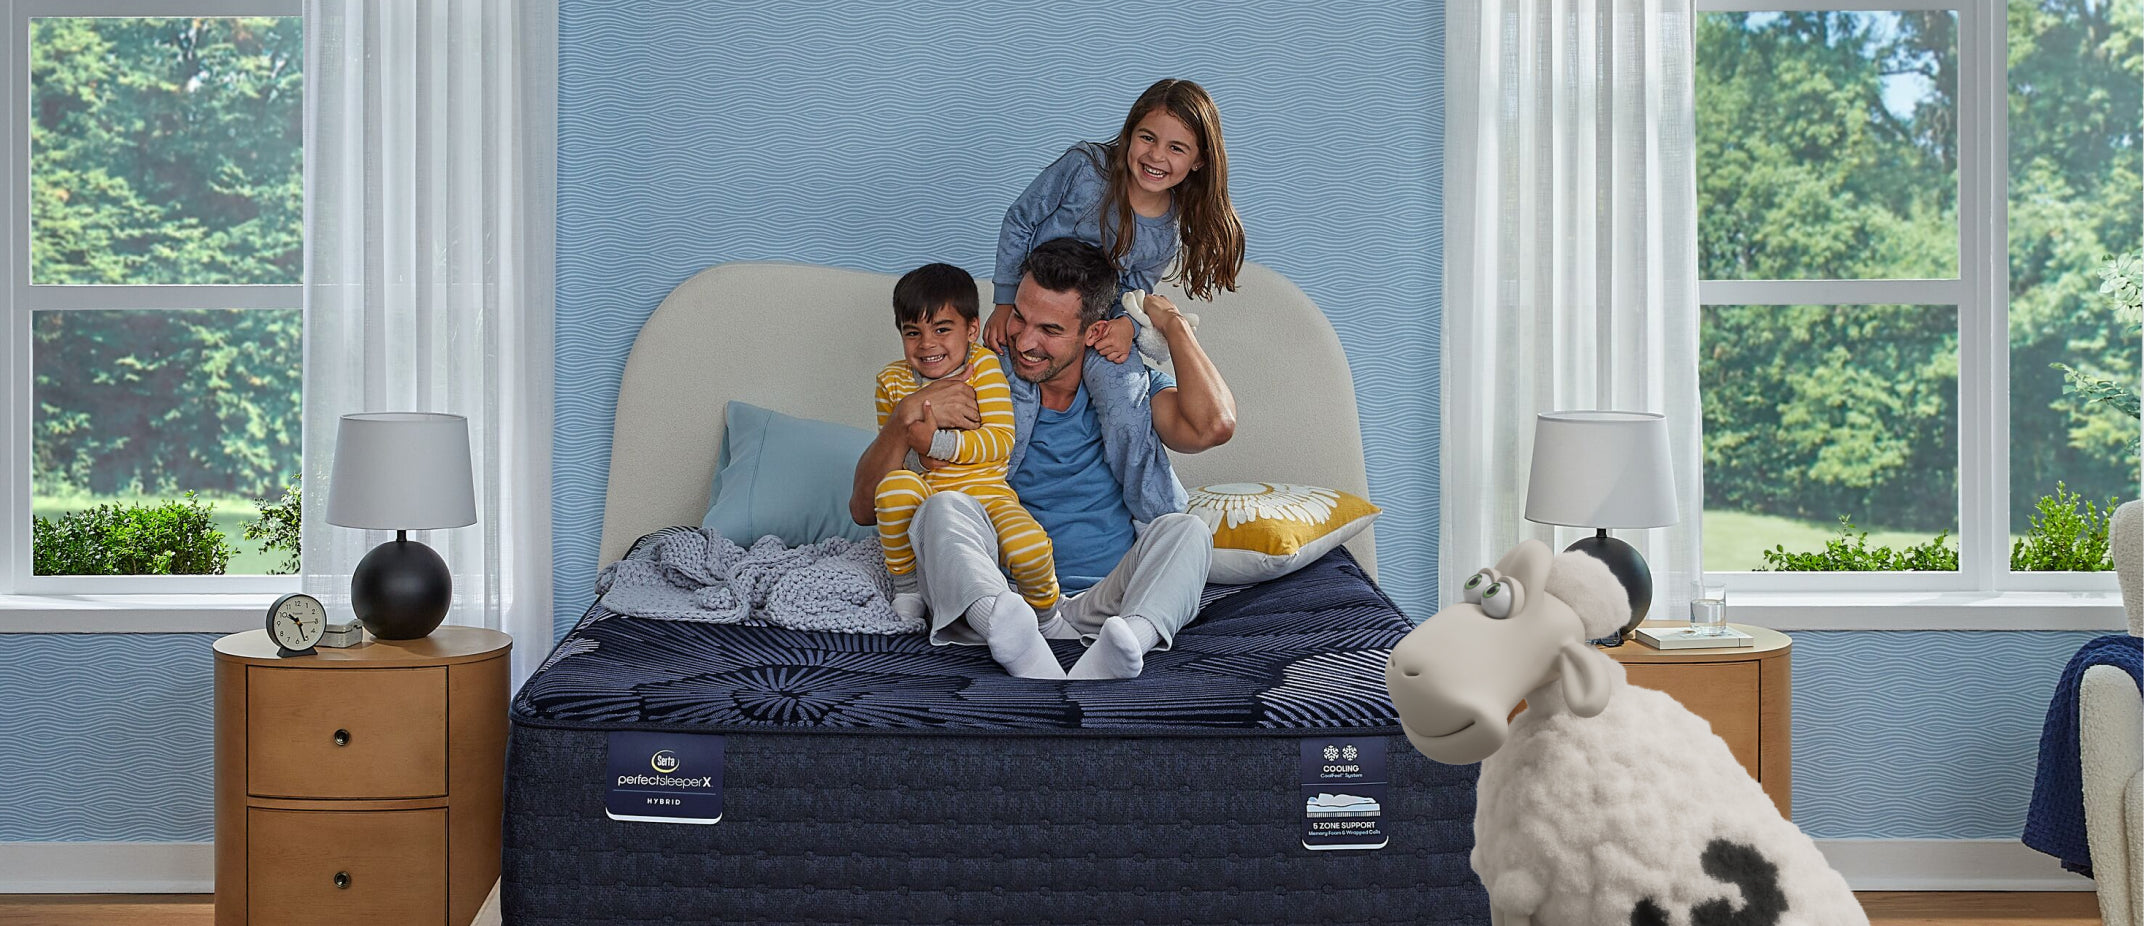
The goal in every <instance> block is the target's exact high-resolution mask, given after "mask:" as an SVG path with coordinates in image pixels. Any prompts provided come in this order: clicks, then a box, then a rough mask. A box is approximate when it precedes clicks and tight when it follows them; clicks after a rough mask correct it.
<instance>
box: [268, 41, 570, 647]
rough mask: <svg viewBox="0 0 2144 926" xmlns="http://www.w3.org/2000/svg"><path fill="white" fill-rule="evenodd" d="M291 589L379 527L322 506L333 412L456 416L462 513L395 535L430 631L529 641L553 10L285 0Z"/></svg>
mask: <svg viewBox="0 0 2144 926" xmlns="http://www.w3.org/2000/svg"><path fill="white" fill-rule="evenodd" d="M305 30H306V33H305V58H306V60H305V104H306V105H305V247H306V255H305V499H306V502H307V504H306V506H305V523H304V549H305V580H304V583H305V590H306V591H307V592H309V593H311V594H314V595H316V596H319V597H322V598H323V599H334V600H336V601H340V602H347V601H348V597H349V582H350V578H349V577H350V572H351V570H352V569H354V568H355V567H356V565H357V561H358V560H359V559H361V558H362V557H363V556H364V555H365V553H366V552H367V551H368V550H370V549H371V548H372V546H373V545H375V544H377V543H379V542H381V541H382V540H384V539H392V537H393V535H392V534H387V533H381V532H366V531H358V530H352V529H349V528H342V527H335V526H332V525H329V524H328V523H327V522H326V521H325V519H324V517H323V516H324V515H325V513H326V511H327V505H326V504H325V502H326V499H327V493H328V491H329V486H328V473H329V472H330V471H331V470H332V468H333V464H334V453H335V432H336V422H337V420H338V419H339V418H340V417H341V416H342V415H345V414H348V413H351V412H361V411H429V412H448V413H452V414H457V415H463V416H466V417H467V418H468V419H469V437H470V451H471V455H472V461H473V463H474V465H475V469H476V473H475V476H476V494H477V523H476V524H474V525H472V526H469V527H463V528H457V529H453V530H440V531H425V532H419V533H417V534H414V535H413V536H414V537H415V538H416V539H421V540H423V541H424V542H425V543H427V544H429V545H431V546H432V547H433V548H434V549H436V550H438V551H439V552H440V554H441V555H443V556H444V557H446V560H447V564H448V566H449V567H450V568H451V569H452V570H453V571H454V605H453V608H452V610H451V611H449V612H448V616H447V622H448V623H451V624H469V625H476V626H483V627H491V628H495V629H500V630H504V631H506V632H507V633H509V634H511V635H512V636H513V637H514V656H513V663H514V666H513V668H514V672H513V678H514V684H515V685H516V686H517V687H518V686H519V684H520V681H521V680H522V679H524V678H526V677H527V675H528V673H529V671H530V670H532V669H533V668H534V666H535V665H536V664H537V663H538V662H539V661H541V660H542V658H543V657H544V655H545V653H546V652H547V651H549V649H550V646H551V569H550V566H551V485H550V482H551V476H550V472H551V467H550V463H551V366H552V364H551V316H552V284H551V268H552V243H553V233H552V230H553V225H554V221H555V219H554V216H555V209H554V208H553V203H554V200H555V197H554V194H553V177H554V174H555V162H556V147H557V143H556V136H557V132H556V124H557V116H556V110H557V107H556V102H555V101H556V96H557V77H556V73H557V64H556V59H557V54H556V48H557V37H556V36H557V5H556V3H555V0H542V2H517V0H306V4H305Z"/></svg>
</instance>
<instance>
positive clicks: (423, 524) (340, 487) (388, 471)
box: [328, 412, 476, 531]
mask: <svg viewBox="0 0 2144 926" xmlns="http://www.w3.org/2000/svg"><path fill="white" fill-rule="evenodd" d="M472 479H473V477H472V475H471V470H470V468H469V419H467V418H463V417H462V416H460V415H439V414H433V413H430V412H378V413H368V414H362V415H344V416H342V422H341V424H340V425H339V426H338V427H337V428H336V432H335V471H334V473H333V475H332V476H331V477H330V479H329V482H328V523H329V524H335V525H340V526H342V527H362V528H367V529H371V530H389V531H399V530H412V531H414V530H432V529H436V528H442V527H461V526H464V525H468V524H475V523H476V489H475V486H474V485H473V484H472Z"/></svg>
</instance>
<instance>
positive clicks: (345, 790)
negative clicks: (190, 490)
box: [216, 627, 512, 926]
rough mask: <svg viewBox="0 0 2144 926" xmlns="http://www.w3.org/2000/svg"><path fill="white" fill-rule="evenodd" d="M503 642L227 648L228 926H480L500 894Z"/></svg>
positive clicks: (223, 849) (221, 751) (462, 638)
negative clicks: (480, 911)
mask: <svg viewBox="0 0 2144 926" xmlns="http://www.w3.org/2000/svg"><path fill="white" fill-rule="evenodd" d="M511 645H512V641H511V640H510V639H509V638H508V637H507V636H506V635H505V634H503V633H499V632H497V631H492V630H483V629H479V628H474V627H441V628H439V629H438V630H436V631H433V633H432V635H431V636H428V637H425V638H423V639H420V640H398V641H391V642H390V641H374V642H371V643H367V644H365V645H363V646H357V647H352V648H349V649H330V648H326V647H322V648H321V649H320V651H319V654H318V655H314V656H293V657H291V658H288V659H279V658H277V657H276V655H275V651H276V647H275V644H274V643H271V642H269V640H268V635H267V633H266V632H264V631H260V630H250V631H247V632H245V633H235V634H232V635H230V636H227V637H224V638H223V639H221V640H218V641H216V923H217V926H236V924H244V923H248V922H254V923H263V924H269V923H298V922H303V923H353V924H354V923H366V924H371V923H436V924H445V926H463V924H466V923H468V922H469V921H470V919H471V918H472V917H474V916H475V915H476V912H477V908H478V907H480V906H482V905H483V903H484V897H485V895H486V894H488V893H489V892H490V891H491V886H492V883H493V882H494V881H497V880H498V877H499V825H500V814H501V812H502V810H503V798H504V793H503V791H504V781H505V764H506V682H507V665H508V663H507V651H508V649H509V648H510V647H511Z"/></svg>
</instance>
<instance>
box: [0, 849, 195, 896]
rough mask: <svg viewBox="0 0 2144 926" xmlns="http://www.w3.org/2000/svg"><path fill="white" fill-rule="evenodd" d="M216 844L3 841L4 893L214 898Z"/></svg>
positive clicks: (0, 874) (0, 882)
mask: <svg viewBox="0 0 2144 926" xmlns="http://www.w3.org/2000/svg"><path fill="white" fill-rule="evenodd" d="M215 890H216V844H215V843H212V842H0V894H209V893H214V892H215Z"/></svg>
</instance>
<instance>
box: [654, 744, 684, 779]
mask: <svg viewBox="0 0 2144 926" xmlns="http://www.w3.org/2000/svg"><path fill="white" fill-rule="evenodd" d="M683 764H684V763H682V762H679V761H678V760H677V755H676V754H675V753H672V752H671V751H670V750H668V749H662V750H657V751H656V753H655V754H654V755H652V756H649V757H648V765H649V767H651V768H653V769H655V770H656V771H658V772H663V773H666V774H667V773H669V772H675V771H677V770H678V767H679V766H680V765H683Z"/></svg>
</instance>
